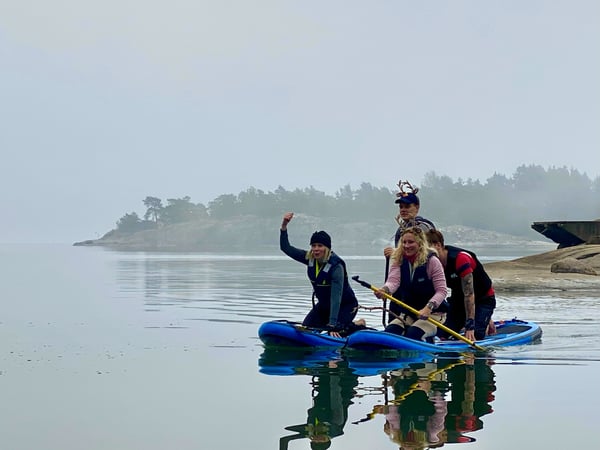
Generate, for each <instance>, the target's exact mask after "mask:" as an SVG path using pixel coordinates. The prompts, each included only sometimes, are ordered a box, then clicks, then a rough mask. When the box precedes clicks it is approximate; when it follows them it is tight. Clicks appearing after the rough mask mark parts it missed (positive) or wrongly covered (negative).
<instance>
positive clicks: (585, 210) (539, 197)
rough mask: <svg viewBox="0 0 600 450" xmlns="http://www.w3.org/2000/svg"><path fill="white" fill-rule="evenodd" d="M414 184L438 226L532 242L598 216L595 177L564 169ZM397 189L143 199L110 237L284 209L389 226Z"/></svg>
mask: <svg viewBox="0 0 600 450" xmlns="http://www.w3.org/2000/svg"><path fill="white" fill-rule="evenodd" d="M395 181H397V180H395ZM409 181H411V182H413V180H409ZM413 184H416V185H417V187H418V188H419V192H418V195H419V197H420V199H421V211H420V212H421V214H422V215H423V216H425V217H427V218H430V219H431V220H433V221H434V222H435V223H436V224H439V225H440V226H443V225H464V226H468V227H472V228H479V229H484V230H493V231H498V232H501V233H506V234H512V235H516V236H528V237H532V236H534V235H537V233H536V232H535V231H532V230H531V228H530V226H531V223H532V222H534V221H544V220H595V219H597V218H600V178H596V179H594V180H591V179H590V178H589V177H588V176H587V175H586V174H585V173H580V172H579V171H577V170H574V169H568V168H566V167H561V168H555V167H551V168H548V169H544V168H543V167H541V166H539V165H523V166H520V167H518V168H517V170H516V172H515V173H514V174H513V175H512V176H511V177H506V176H504V175H501V174H494V175H493V176H492V177H490V178H488V179H487V180H486V181H485V182H484V183H481V182H480V181H479V180H472V179H467V180H463V179H458V180H452V179H451V178H450V177H447V176H438V175H437V174H436V173H435V172H429V173H427V174H426V176H425V177H424V179H423V181H422V183H421V184H420V185H419V184H417V183H414V182H413ZM397 191H398V189H397V188H396V189H393V188H392V189H390V188H387V187H375V186H373V185H371V184H370V183H364V182H363V183H361V185H360V186H359V187H358V188H357V189H353V188H351V186H350V185H346V186H343V187H341V188H340V189H339V190H338V191H337V192H336V193H335V194H334V195H328V194H326V193H324V192H322V191H319V190H317V189H315V188H314V187H312V186H310V187H307V188H304V189H294V190H286V189H285V188H284V187H282V186H279V187H278V188H277V189H275V190H274V191H272V192H265V191H263V190H260V189H257V188H254V187H250V188H249V189H247V190H245V191H243V192H240V193H239V194H238V195H233V194H223V195H221V196H219V197H217V198H215V199H214V200H212V201H210V202H209V203H208V205H206V206H205V205H203V204H201V203H197V204H196V203H193V202H192V201H191V198H190V197H189V196H185V197H182V198H176V199H167V200H166V205H163V203H162V200H161V199H159V198H157V197H151V196H148V197H146V198H145V199H144V200H143V204H144V206H145V207H146V211H145V213H144V215H143V218H140V217H139V216H138V214H137V213H136V212H130V213H127V214H125V215H124V216H123V217H121V218H120V219H119V220H118V221H117V228H116V230H115V231H116V232H123V233H131V232H136V231H142V230H149V229H156V228H161V227H165V226H168V225H174V224H181V223H187V222H194V221H202V220H207V219H212V220H221V221H226V220H231V219H235V218H239V217H246V216H256V217H260V218H275V219H279V218H280V217H281V215H282V214H283V213H284V212H286V211H294V212H296V213H302V214H305V215H308V216H315V217H320V218H332V219H336V220H338V221H343V222H347V223H352V222H365V221H367V222H369V221H381V220H388V221H389V219H390V217H393V216H394V215H395V214H396V213H397V208H396V206H395V205H394V200H395V197H396V192H397ZM538 237H539V235H538Z"/></svg>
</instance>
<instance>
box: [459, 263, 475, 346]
mask: <svg viewBox="0 0 600 450" xmlns="http://www.w3.org/2000/svg"><path fill="white" fill-rule="evenodd" d="M460 284H461V287H462V291H463V294H464V297H465V314H466V318H467V320H466V321H465V337H466V338H467V339H470V340H472V341H474V340H475V287H474V285H473V272H469V273H467V274H466V275H465V276H464V277H462V278H461V279H460Z"/></svg>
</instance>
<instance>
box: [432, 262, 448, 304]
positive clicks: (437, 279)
mask: <svg viewBox="0 0 600 450" xmlns="http://www.w3.org/2000/svg"><path fill="white" fill-rule="evenodd" d="M427 276H429V278H430V279H431V281H432V282H433V289H434V290H435V293H434V294H433V297H431V299H430V300H429V302H430V303H432V304H433V305H435V308H437V307H438V306H440V304H441V303H442V302H443V301H444V300H445V299H446V296H447V295H448V287H447V286H446V275H444V266H443V265H442V262H441V261H440V260H439V258H438V257H437V256H432V257H431V258H429V261H428V263H427ZM435 308H434V309H435Z"/></svg>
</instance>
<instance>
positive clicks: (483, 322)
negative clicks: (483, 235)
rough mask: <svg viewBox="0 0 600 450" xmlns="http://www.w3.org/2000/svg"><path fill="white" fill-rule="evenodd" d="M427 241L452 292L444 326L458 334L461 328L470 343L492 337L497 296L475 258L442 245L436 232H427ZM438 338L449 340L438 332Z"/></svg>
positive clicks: (440, 331)
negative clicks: (435, 252)
mask: <svg viewBox="0 0 600 450" xmlns="http://www.w3.org/2000/svg"><path fill="white" fill-rule="evenodd" d="M427 241H428V242H429V245H431V247H433V248H434V249H436V250H437V252H438V256H439V258H440V261H442V264H443V266H444V273H445V275H446V284H447V286H448V287H449V288H450V289H451V291H452V292H451V295H450V298H449V299H448V304H449V310H448V312H447V316H446V322H445V325H446V326H447V327H448V328H450V329H452V330H454V331H456V332H457V333H458V332H460V331H461V330H462V329H463V328H464V329H465V337H466V338H467V339H470V340H471V341H474V340H480V339H483V338H484V337H485V335H486V333H489V334H492V333H493V323H494V322H493V321H492V314H493V312H494V309H495V308H496V295H495V292H494V287H493V285H492V280H491V279H490V277H489V276H488V274H487V273H486V271H485V269H484V267H483V264H482V263H481V261H479V259H478V258H477V255H476V254H475V253H473V252H472V251H469V250H465V249H463V248H459V247H453V246H451V245H445V244H444V235H443V234H442V233H441V231H439V230H431V231H429V232H428V233H427ZM490 324H491V325H490ZM488 327H490V329H489V330H488ZM438 336H440V337H442V338H444V337H448V336H447V333H445V332H444V331H443V330H438Z"/></svg>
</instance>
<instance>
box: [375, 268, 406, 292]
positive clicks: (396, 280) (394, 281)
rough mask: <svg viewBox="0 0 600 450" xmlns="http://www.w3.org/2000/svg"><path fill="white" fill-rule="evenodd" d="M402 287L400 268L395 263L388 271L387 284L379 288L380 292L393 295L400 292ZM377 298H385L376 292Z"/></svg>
mask: <svg viewBox="0 0 600 450" xmlns="http://www.w3.org/2000/svg"><path fill="white" fill-rule="evenodd" d="M399 287H400V266H399V265H398V264H397V263H395V262H393V263H392V264H391V265H390V270H389V271H388V277H387V281H386V282H385V284H384V285H383V286H381V287H380V288H379V291H383V292H385V293H386V294H393V293H394V292H396V291H397V290H398V288H399ZM375 296H376V297H377V298H383V297H384V296H383V295H382V294H381V293H379V292H377V291H376V292H375Z"/></svg>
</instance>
